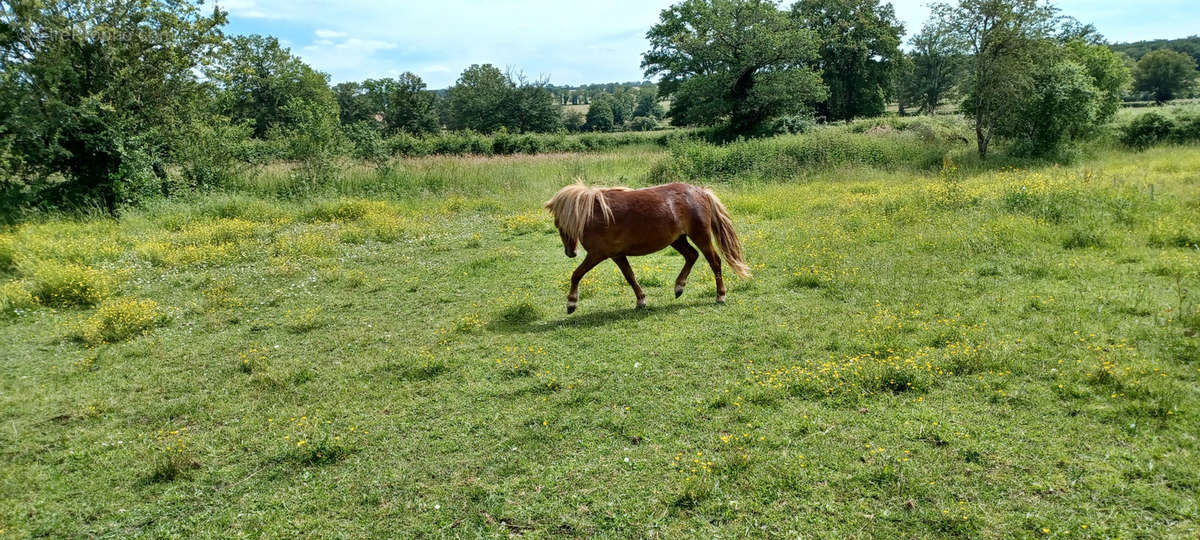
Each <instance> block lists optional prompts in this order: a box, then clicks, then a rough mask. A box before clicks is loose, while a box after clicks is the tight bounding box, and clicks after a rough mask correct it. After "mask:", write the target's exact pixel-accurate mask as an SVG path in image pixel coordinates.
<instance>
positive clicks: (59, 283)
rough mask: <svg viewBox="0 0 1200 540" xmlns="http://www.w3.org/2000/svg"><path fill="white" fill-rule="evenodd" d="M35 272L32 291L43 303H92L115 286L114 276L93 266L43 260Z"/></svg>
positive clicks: (85, 304)
mask: <svg viewBox="0 0 1200 540" xmlns="http://www.w3.org/2000/svg"><path fill="white" fill-rule="evenodd" d="M31 274H32V276H31V281H32V289H31V290H30V294H31V295H32V296H33V298H34V299H35V300H37V303H39V304H41V305H43V306H51V307H86V306H92V305H96V304H98V303H100V302H101V301H102V300H104V299H105V298H107V297H108V294H109V292H110V291H111V290H112V280H111V279H110V278H109V277H108V276H106V275H105V274H104V273H103V272H101V271H99V270H96V269H94V268H92V267H90V266H81V265H77V264H61V263H54V262H42V263H38V264H37V265H36V266H35V267H34V268H33V271H32V272H31Z"/></svg>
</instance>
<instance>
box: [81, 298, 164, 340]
mask: <svg viewBox="0 0 1200 540" xmlns="http://www.w3.org/2000/svg"><path fill="white" fill-rule="evenodd" d="M166 321H167V315H166V313H164V312H163V310H162V309H160V308H159V307H158V303H157V302H155V301H154V300H149V299H142V300H137V299H131V298H125V299H119V300H112V301H108V302H105V303H104V304H103V305H101V306H100V309H98V310H96V313H95V314H93V315H92V316H91V317H89V318H88V319H87V320H86V321H84V323H83V327H82V328H81V329H80V332H79V337H80V339H82V340H83V341H84V342H86V343H87V344H89V345H99V344H102V343H116V342H118V341H123V340H126V339H128V338H131V337H133V336H135V335H138V334H143V333H146V332H148V331H150V330H152V329H154V328H155V327H157V326H161V325H163V324H165V323H166Z"/></svg>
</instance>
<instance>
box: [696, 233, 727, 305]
mask: <svg viewBox="0 0 1200 540" xmlns="http://www.w3.org/2000/svg"><path fill="white" fill-rule="evenodd" d="M705 240H706V241H704V242H701V241H700V239H699V238H697V239H696V245H697V246H698V247H699V248H700V251H701V252H702V253H704V258H705V259H707V260H708V266H709V267H711V268H712V273H713V277H714V278H716V280H717V303H718V304H724V303H725V280H723V279H721V255H719V254H718V253H717V250H716V249H713V245H712V239H711V238H706V239H705Z"/></svg>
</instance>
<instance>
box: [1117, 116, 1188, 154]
mask: <svg viewBox="0 0 1200 540" xmlns="http://www.w3.org/2000/svg"><path fill="white" fill-rule="evenodd" d="M1175 129H1176V125H1175V120H1173V119H1171V118H1170V117H1168V116H1166V115H1164V114H1162V113H1158V112H1148V113H1146V114H1143V115H1141V116H1138V117H1137V118H1134V119H1133V121H1132V122H1130V123H1129V124H1128V125H1126V126H1124V127H1122V128H1121V142H1123V143H1125V145H1127V146H1131V147H1133V148H1137V149H1139V150H1144V149H1146V148H1149V147H1150V146H1153V145H1155V144H1158V143H1159V142H1162V141H1166V140H1168V139H1169V138H1170V137H1171V134H1172V133H1173V132H1174V131H1175Z"/></svg>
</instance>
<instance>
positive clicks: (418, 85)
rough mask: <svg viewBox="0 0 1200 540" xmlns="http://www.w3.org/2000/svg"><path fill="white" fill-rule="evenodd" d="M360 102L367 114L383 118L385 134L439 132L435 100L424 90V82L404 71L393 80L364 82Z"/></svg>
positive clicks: (430, 93)
mask: <svg viewBox="0 0 1200 540" xmlns="http://www.w3.org/2000/svg"><path fill="white" fill-rule="evenodd" d="M362 88H363V91H362V101H363V104H364V106H365V107H366V109H367V110H369V111H370V112H369V114H370V115H371V116H374V115H376V114H378V115H380V116H382V117H383V127H384V133H385V134H388V135H394V134H396V133H398V132H401V131H403V132H406V133H412V134H421V133H434V132H437V131H438V130H439V129H440V123H439V122H438V117H437V111H436V109H435V108H434V100H435V99H436V98H435V96H434V95H433V93H432V92H429V91H427V90H425V82H424V81H422V80H421V78H420V77H418V76H417V75H415V74H413V73H410V72H405V73H403V74H401V75H400V76H399V77H397V78H395V79H390V78H389V79H367V80H365V81H363V83H362Z"/></svg>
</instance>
